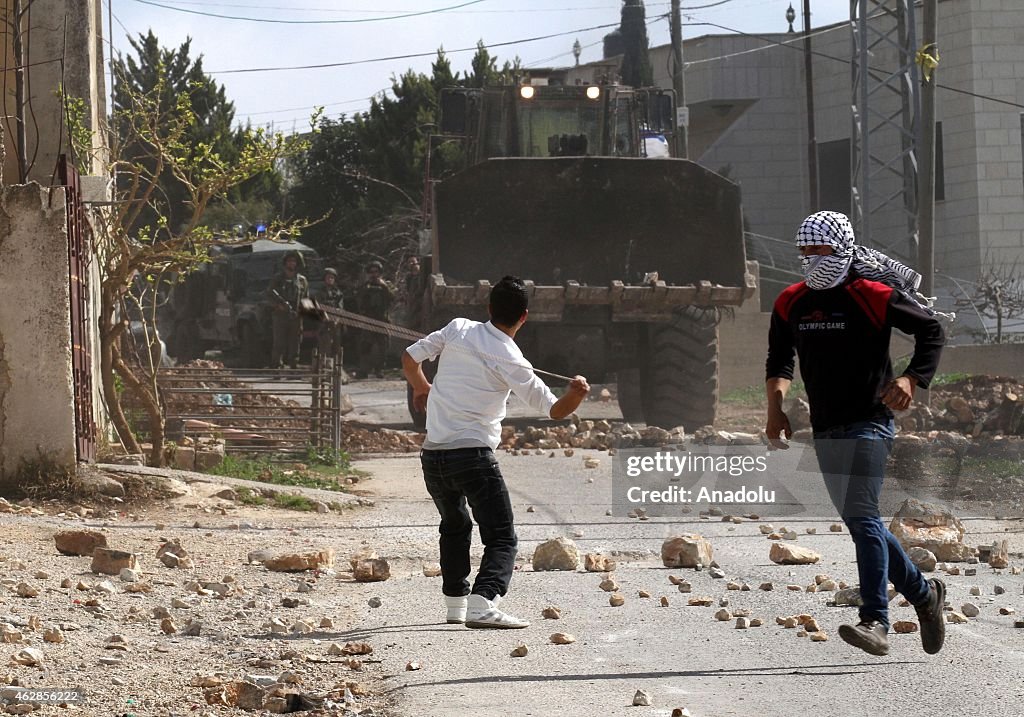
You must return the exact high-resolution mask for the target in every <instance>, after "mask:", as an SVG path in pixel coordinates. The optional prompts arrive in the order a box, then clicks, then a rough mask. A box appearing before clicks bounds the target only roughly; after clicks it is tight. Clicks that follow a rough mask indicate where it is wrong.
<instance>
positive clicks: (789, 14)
mask: <svg viewBox="0 0 1024 717" xmlns="http://www.w3.org/2000/svg"><path fill="white" fill-rule="evenodd" d="M794 20H796V10H794V9H793V3H790V4H789V8H788V9H787V10H786V22H788V23H789V30H787V32H794V30H793V21H794Z"/></svg>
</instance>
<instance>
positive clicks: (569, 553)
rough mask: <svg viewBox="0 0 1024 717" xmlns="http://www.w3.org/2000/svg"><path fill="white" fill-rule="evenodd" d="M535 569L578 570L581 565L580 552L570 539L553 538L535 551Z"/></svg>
mask: <svg viewBox="0 0 1024 717" xmlns="http://www.w3.org/2000/svg"><path fill="white" fill-rule="evenodd" d="M532 562H533V569H534V570H537V571H541V570H576V569H577V568H578V567H579V565H580V551H579V548H577V547H576V543H574V542H572V541H571V540H569V539H568V538H553V539H551V540H549V541H547V542H545V543H541V544H540V545H538V546H537V549H536V550H534V551H533V561H532Z"/></svg>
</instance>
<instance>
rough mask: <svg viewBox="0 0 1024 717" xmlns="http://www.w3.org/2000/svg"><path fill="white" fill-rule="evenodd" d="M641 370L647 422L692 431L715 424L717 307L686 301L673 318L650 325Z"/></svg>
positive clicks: (716, 396)
mask: <svg viewBox="0 0 1024 717" xmlns="http://www.w3.org/2000/svg"><path fill="white" fill-rule="evenodd" d="M648 355H649V360H648V363H647V366H646V367H645V370H644V371H642V394H643V408H644V418H645V420H646V423H647V425H648V426H659V427H661V428H666V429H668V428H675V427H676V426H683V427H685V428H686V430H687V431H688V432H690V431H695V430H696V429H698V428H700V427H702V426H708V425H712V424H714V422H715V414H716V412H717V409H718V312H717V311H716V310H715V309H702V308H700V307H686V308H685V309H682V310H680V311H679V312H678V314H677V316H676V317H675V318H674V319H673V321H672V322H671V323H669V324H663V325H661V326H656V327H653V328H652V329H651V335H650V353H649V354H648Z"/></svg>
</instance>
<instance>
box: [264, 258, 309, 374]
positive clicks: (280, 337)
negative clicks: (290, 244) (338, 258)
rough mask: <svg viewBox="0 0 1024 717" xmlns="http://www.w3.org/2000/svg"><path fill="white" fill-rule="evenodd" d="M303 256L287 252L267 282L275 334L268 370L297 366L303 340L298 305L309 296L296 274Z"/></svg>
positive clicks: (304, 285)
mask: <svg viewBox="0 0 1024 717" xmlns="http://www.w3.org/2000/svg"><path fill="white" fill-rule="evenodd" d="M301 262H302V255H301V254H299V252H297V251H290V252H288V253H287V254H285V255H284V259H283V260H282V261H281V264H282V270H281V271H280V272H279V273H278V274H276V275H275V276H274V278H273V280H272V281H271V282H270V288H269V289H268V290H267V294H268V296H269V299H270V304H271V307H272V309H273V311H272V312H271V321H272V328H273V335H274V342H273V349H272V350H271V354H270V368H281V366H282V364H283V363H285V362H287V364H288V365H289V366H291V367H292V368H296V367H297V366H298V363H299V344H300V342H301V341H302V317H301V316H300V315H299V302H301V301H302V300H303V299H305V298H307V297H308V296H309V282H308V281H307V280H306V277H304V276H303V275H302V274H300V273H299V265H300V263H301Z"/></svg>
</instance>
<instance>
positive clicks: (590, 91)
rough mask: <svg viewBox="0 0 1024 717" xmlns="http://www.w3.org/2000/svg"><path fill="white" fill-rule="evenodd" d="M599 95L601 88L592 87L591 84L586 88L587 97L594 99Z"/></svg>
mask: <svg viewBox="0 0 1024 717" xmlns="http://www.w3.org/2000/svg"><path fill="white" fill-rule="evenodd" d="M600 96H601V88H600V87H593V86H591V87H588V88H587V97H588V98H589V99H592V100H596V99H597V98H598V97H600Z"/></svg>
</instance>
